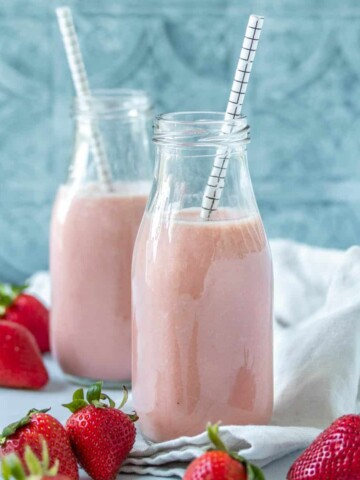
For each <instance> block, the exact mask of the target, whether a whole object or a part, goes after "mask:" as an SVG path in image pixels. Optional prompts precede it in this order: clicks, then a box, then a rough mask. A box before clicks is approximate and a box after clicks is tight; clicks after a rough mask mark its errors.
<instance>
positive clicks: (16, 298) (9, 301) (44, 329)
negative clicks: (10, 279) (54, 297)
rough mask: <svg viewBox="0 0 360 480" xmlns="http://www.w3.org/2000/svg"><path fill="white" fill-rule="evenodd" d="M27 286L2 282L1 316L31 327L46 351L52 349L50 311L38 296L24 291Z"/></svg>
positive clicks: (42, 349) (0, 290)
mask: <svg viewBox="0 0 360 480" xmlns="http://www.w3.org/2000/svg"><path fill="white" fill-rule="evenodd" d="M26 287H27V285H4V284H0V318H3V319H4V320H8V321H11V322H15V323H18V324H20V325H22V326H24V327H26V328H27V329H29V330H30V332H31V333H32V334H33V335H34V337H35V339H36V341H37V344H38V345H39V348H40V351H41V352H42V353H45V352H48V351H49V350H50V346H49V311H48V309H47V308H46V307H45V306H44V305H43V304H42V303H41V302H40V301H39V300H38V299H37V298H35V297H34V296H32V295H28V294H26V293H23V292H24V290H25V288H26Z"/></svg>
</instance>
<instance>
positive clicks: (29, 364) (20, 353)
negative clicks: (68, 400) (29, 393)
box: [0, 320, 49, 389]
mask: <svg viewBox="0 0 360 480" xmlns="http://www.w3.org/2000/svg"><path fill="white" fill-rule="evenodd" d="M48 380H49V376H48V373H47V371H46V368H45V365H44V363H43V361H42V358H41V353H40V350H39V347H38V346H37V344H36V341H35V338H34V336H33V335H32V334H31V333H30V332H29V330H27V329H26V328H24V327H22V326H21V325H18V324H16V323H14V322H8V321H6V320H2V321H0V386H2V387H12V388H31V389H39V388H42V387H44V386H45V385H46V384H47V382H48Z"/></svg>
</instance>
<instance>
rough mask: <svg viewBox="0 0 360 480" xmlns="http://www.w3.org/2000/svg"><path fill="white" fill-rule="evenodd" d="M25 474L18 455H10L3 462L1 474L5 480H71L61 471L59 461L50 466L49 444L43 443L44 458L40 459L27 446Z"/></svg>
mask: <svg viewBox="0 0 360 480" xmlns="http://www.w3.org/2000/svg"><path fill="white" fill-rule="evenodd" d="M24 462H25V465H26V471H27V472H28V473H29V474H28V475H27V474H26V472H25V469H24V467H23V462H22V461H21V460H20V458H19V457H18V455H16V453H9V454H8V455H5V457H3V458H2V460H1V473H2V477H3V479H4V480H11V479H14V480H71V478H70V477H68V476H66V475H61V474H60V473H58V471H59V460H56V461H55V462H54V464H53V465H52V466H50V457H49V450H48V446H47V443H46V442H45V440H43V441H42V456H41V458H38V457H37V456H36V455H35V453H34V452H33V451H32V449H31V448H30V447H29V445H26V447H25V452H24Z"/></svg>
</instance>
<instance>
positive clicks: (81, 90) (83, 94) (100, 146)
mask: <svg viewBox="0 0 360 480" xmlns="http://www.w3.org/2000/svg"><path fill="white" fill-rule="evenodd" d="M56 15H57V19H58V23H59V28H60V32H61V36H62V40H63V44H64V47H65V52H66V56H67V60H68V63H69V67H70V72H71V76H72V80H73V83H74V87H75V91H76V95H77V97H78V98H79V99H80V100H83V101H84V102H86V101H89V102H90V100H91V91H90V86H89V81H88V77H87V74H86V69H85V64H84V61H83V57H82V54H81V50H80V45H79V41H78V38H77V35H76V31H75V25H74V21H73V17H72V13H71V9H70V8H69V7H59V8H57V9H56ZM90 103H91V102H90ZM89 107H90V105H89ZM90 148H91V151H92V153H93V155H94V160H95V166H96V171H97V175H98V178H99V181H100V182H101V184H102V185H103V186H104V187H105V188H106V190H109V191H110V190H112V181H111V172H110V166H109V162H108V160H107V157H106V151H105V147H104V141H103V139H102V136H101V133H100V131H99V128H98V125H97V123H96V120H95V119H94V118H93V119H92V121H91V133H90Z"/></svg>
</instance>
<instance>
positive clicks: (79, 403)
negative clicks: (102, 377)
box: [63, 382, 128, 413]
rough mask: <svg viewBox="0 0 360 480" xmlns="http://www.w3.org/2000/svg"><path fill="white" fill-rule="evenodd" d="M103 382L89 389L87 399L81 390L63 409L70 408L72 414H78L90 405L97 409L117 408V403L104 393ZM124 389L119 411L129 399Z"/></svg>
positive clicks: (76, 392) (75, 393) (77, 391)
mask: <svg viewBox="0 0 360 480" xmlns="http://www.w3.org/2000/svg"><path fill="white" fill-rule="evenodd" d="M102 386H103V382H96V383H94V384H93V385H91V386H90V387H89V388H88V391H87V393H86V399H85V394H84V390H83V389H82V388H79V389H78V390H76V391H75V392H74V394H73V398H72V401H71V402H70V403H66V404H63V407H65V408H68V409H69V410H70V411H71V412H72V413H75V412H77V411H78V410H80V409H81V408H84V407H86V406H88V405H94V407H96V408H106V407H108V408H116V405H115V402H114V400H113V399H112V398H110V397H109V395H107V394H106V393H103V392H102ZM123 389H124V396H123V399H122V401H121V403H120V406H119V409H121V408H122V407H123V406H124V405H125V403H126V402H127V399H128V391H127V389H126V387H123Z"/></svg>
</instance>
